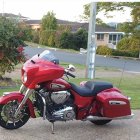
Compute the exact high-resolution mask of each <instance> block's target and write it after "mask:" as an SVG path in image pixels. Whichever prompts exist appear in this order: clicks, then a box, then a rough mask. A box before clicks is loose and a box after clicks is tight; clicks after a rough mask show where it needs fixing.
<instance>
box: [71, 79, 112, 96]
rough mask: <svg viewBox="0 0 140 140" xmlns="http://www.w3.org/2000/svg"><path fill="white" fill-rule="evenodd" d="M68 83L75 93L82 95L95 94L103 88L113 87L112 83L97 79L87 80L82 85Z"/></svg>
mask: <svg viewBox="0 0 140 140" xmlns="http://www.w3.org/2000/svg"><path fill="white" fill-rule="evenodd" d="M70 85H71V86H72V89H73V90H74V91H75V92H76V93H78V94H79V95H80V96H84V97H90V96H96V95H97V94H98V93H100V92H101V91H103V90H105V89H110V88H113V85H112V84H111V83H108V82H97V81H96V82H95V81H88V82H86V83H85V85H84V86H77V85H75V84H72V83H70Z"/></svg>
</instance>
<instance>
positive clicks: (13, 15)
mask: <svg viewBox="0 0 140 140" xmlns="http://www.w3.org/2000/svg"><path fill="white" fill-rule="evenodd" d="M3 15H4V17H11V18H18V17H20V18H27V17H24V16H22V15H20V14H19V15H15V14H11V13H0V16H3Z"/></svg>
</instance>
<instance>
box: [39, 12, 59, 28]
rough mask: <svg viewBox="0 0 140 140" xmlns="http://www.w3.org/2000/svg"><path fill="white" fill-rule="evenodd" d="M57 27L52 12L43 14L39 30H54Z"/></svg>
mask: <svg viewBox="0 0 140 140" xmlns="http://www.w3.org/2000/svg"><path fill="white" fill-rule="evenodd" d="M56 29H57V19H56V18H55V14H54V13H53V12H48V13H47V15H44V16H43V18H42V21H41V30H43V31H44V30H56Z"/></svg>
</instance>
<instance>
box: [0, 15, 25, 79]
mask: <svg viewBox="0 0 140 140" xmlns="http://www.w3.org/2000/svg"><path fill="white" fill-rule="evenodd" d="M22 35H23V34H22V32H21V31H20V28H19V26H18V23H16V22H15V21H14V20H11V19H6V18H4V17H0V77H2V75H3V74H5V72H11V71H12V70H14V67H15V65H17V64H18V63H20V62H22V61H24V60H25V57H24V54H23V45H24V43H23V40H22V39H21V37H22Z"/></svg>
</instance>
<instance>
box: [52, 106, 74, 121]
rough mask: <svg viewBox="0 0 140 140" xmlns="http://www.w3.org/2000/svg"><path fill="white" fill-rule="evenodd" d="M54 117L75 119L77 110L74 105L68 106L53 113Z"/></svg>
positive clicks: (65, 119)
mask: <svg viewBox="0 0 140 140" xmlns="http://www.w3.org/2000/svg"><path fill="white" fill-rule="evenodd" d="M52 115H53V117H55V118H60V120H64V121H67V120H73V119H75V111H74V108H73V107H66V108H64V109H61V110H58V111H55V112H54V113H53V114H52Z"/></svg>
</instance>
